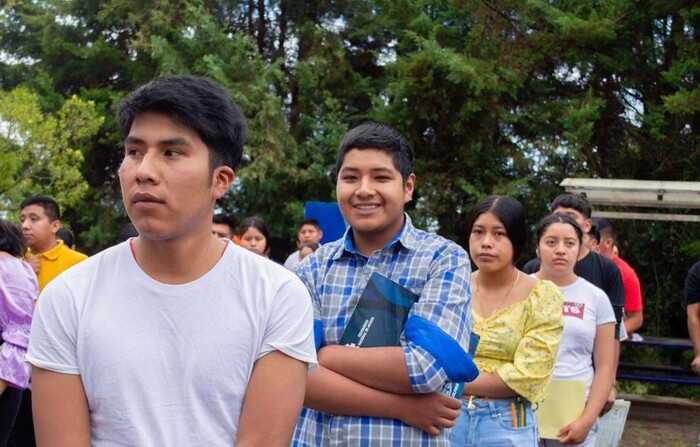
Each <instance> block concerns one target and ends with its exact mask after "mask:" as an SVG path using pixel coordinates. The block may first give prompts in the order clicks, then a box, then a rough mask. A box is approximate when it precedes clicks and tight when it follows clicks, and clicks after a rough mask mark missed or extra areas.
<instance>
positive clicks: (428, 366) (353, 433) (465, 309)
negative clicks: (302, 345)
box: [292, 215, 472, 446]
mask: <svg viewBox="0 0 700 447" xmlns="http://www.w3.org/2000/svg"><path fill="white" fill-rule="evenodd" d="M405 217H406V221H405V224H404V226H403V228H402V230H401V231H400V232H399V233H398V234H397V235H396V237H395V238H394V239H393V240H391V241H390V242H389V243H388V244H387V245H386V246H385V247H384V248H382V249H381V250H377V251H375V252H374V253H372V255H371V256H370V257H369V258H368V257H366V256H364V255H362V254H360V253H359V252H358V251H357V250H356V249H355V248H354V246H353V242H352V229H351V228H349V229H348V230H347V231H346V233H345V235H344V236H343V237H342V238H341V239H339V240H337V241H335V242H333V243H330V244H326V245H324V246H322V247H321V248H319V249H318V250H317V251H316V252H315V253H313V254H311V255H309V256H308V260H305V262H303V263H302V264H301V265H300V266H299V268H298V269H297V274H298V275H299V277H300V278H301V280H302V282H303V283H304V284H305V285H306V287H307V289H308V290H309V293H310V294H311V298H312V300H313V304H314V320H317V322H318V321H320V322H321V325H322V328H323V331H322V332H323V337H322V345H323V346H325V345H333V344H338V342H339V340H340V338H341V336H342V335H343V332H344V330H345V326H346V324H347V322H348V320H349V319H350V316H351V315H352V313H353V311H354V309H355V306H356V305H357V301H358V299H359V297H360V295H361V293H362V291H363V290H364V288H365V285H366V284H367V282H368V280H369V277H370V275H371V274H372V273H373V272H377V273H379V274H381V275H384V276H386V277H388V278H390V279H392V280H393V281H395V282H396V283H398V284H400V285H402V286H404V287H406V288H408V289H409V290H411V291H413V292H414V293H416V294H417V295H419V296H420V298H419V300H418V301H417V302H416V303H415V304H414V305H413V307H412V308H411V313H410V315H409V318H410V316H411V315H416V316H419V317H422V318H424V319H425V320H427V321H429V322H430V323H432V324H434V325H436V326H437V327H438V328H439V329H441V330H442V331H444V332H445V333H446V334H447V335H448V336H449V337H451V338H452V339H454V340H455V341H456V342H457V343H458V344H459V346H460V347H461V348H462V349H463V350H464V351H465V352H466V351H467V350H468V348H469V334H470V332H471V328H472V319H471V318H472V317H471V311H470V307H469V305H470V301H471V292H470V289H469V279H470V273H471V267H470V264H469V257H468V255H467V253H466V252H465V251H464V249H462V248H461V247H460V246H459V245H457V244H455V243H454V242H451V241H449V240H447V239H445V238H443V237H441V236H438V235H436V234H432V233H427V232H425V231H421V230H418V229H416V228H415V227H414V226H413V225H412V223H411V219H410V218H409V217H408V215H405ZM401 344H402V347H403V350H404V355H405V358H406V365H407V368H408V373H409V379H410V382H411V384H412V386H413V390H414V391H415V392H416V393H429V392H433V391H441V390H442V389H443V388H444V387H445V386H446V385H447V384H448V382H449V379H448V377H447V374H446V372H445V369H444V368H443V367H442V366H441V365H440V364H439V362H437V361H436V359H435V358H434V357H433V356H432V355H431V354H430V353H429V352H427V351H426V350H424V349H422V348H421V347H420V346H417V345H415V344H414V343H412V342H406V340H405V338H404V336H403V335H402V337H401ZM448 432H449V430H444V431H443V434H442V435H440V436H437V437H431V436H428V435H427V434H426V433H424V432H423V431H421V430H420V429H418V428H414V427H411V426H409V425H406V424H404V423H402V422H401V421H398V420H396V419H389V418H375V417H355V416H342V415H341V416H339V415H330V414H325V413H321V412H317V411H315V410H311V409H309V408H304V409H303V410H302V414H301V417H300V419H299V422H298V424H297V427H296V429H295V433H294V440H293V442H292V445H294V446H369V445H372V446H383V445H392V446H393V445H401V446H447V445H448V444H449V443H448V439H447V434H448Z"/></svg>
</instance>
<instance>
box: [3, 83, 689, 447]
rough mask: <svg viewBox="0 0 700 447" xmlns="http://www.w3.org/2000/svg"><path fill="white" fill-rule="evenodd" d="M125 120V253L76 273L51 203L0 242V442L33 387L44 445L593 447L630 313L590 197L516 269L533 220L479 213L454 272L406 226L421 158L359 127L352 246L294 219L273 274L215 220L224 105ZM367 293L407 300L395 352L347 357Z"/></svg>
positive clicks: (346, 172)
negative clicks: (553, 387)
mask: <svg viewBox="0 0 700 447" xmlns="http://www.w3.org/2000/svg"><path fill="white" fill-rule="evenodd" d="M118 118H119V123H120V126H121V130H122V133H123V136H124V142H125V144H124V148H125V150H124V161H123V163H122V165H121V167H120V169H119V178H120V182H121V187H122V194H123V200H124V205H125V209H126V212H127V214H128V216H129V218H130V220H131V222H132V223H133V225H132V226H131V227H129V228H125V229H124V235H123V237H122V238H121V239H122V240H123V242H121V243H119V244H117V245H115V246H113V247H111V248H109V249H106V250H104V251H103V252H101V253H98V254H97V255H95V256H92V257H90V258H89V259H87V260H86V259H85V258H86V257H85V256H84V255H82V254H80V253H78V252H75V251H74V250H72V249H70V248H68V247H67V246H66V244H64V243H63V242H62V241H61V240H60V239H58V238H57V237H56V233H57V232H58V230H59V228H60V213H59V208H58V205H57V204H56V203H55V202H54V201H52V200H51V199H48V198H44V197H40V196H39V197H35V198H32V199H29V200H27V201H25V202H24V203H23V204H22V206H21V224H22V231H21V232H20V230H19V229H18V227H17V226H15V225H13V224H11V223H9V222H5V221H0V272H1V273H2V277H1V278H2V282H0V291H1V292H2V296H1V297H0V298H1V299H0V309H2V310H3V312H0V324H1V325H2V338H3V344H2V347H0V393H1V394H0V409H1V412H0V413H1V414H0V418H2V420H0V430H1V432H0V435H2V438H0V443H5V444H6V443H7V442H8V441H7V440H8V438H9V437H10V432H11V428H12V426H13V420H14V418H15V415H16V414H17V412H18V408H19V405H20V397H21V395H22V393H21V391H20V390H21V389H23V388H25V387H27V385H28V382H29V377H30V366H29V365H30V364H31V377H32V379H31V382H32V391H31V393H32V394H33V413H34V417H33V418H34V421H35V429H36V439H37V441H38V444H39V445H51V446H59V447H60V446H71V447H73V446H89V445H94V446H111V445H173V446H175V445H183V446H184V445H188V446H189V445H208V446H209V445H234V444H235V445H240V446H247V445H265V446H283V445H290V444H291V445H294V446H330V445H351V446H363V445H367V446H369V445H372V446H375V445H376V446H381V445H405V446H411V445H420V446H426V445H427V446H448V445H451V446H454V447H457V446H460V447H461V446H499V447H500V446H508V445H512V446H527V445H529V446H537V445H540V446H551V445H559V444H574V445H586V446H592V445H594V444H595V436H596V430H597V422H596V421H597V418H598V416H599V415H600V414H601V413H603V412H604V411H606V409H607V408H609V405H610V404H611V402H612V400H613V399H614V387H613V383H614V376H615V369H616V363H617V357H618V352H619V339H620V337H621V336H624V333H625V331H624V329H623V327H624V326H622V324H621V323H622V321H623V308H624V307H625V306H626V302H625V299H626V296H627V295H628V293H636V292H634V291H633V292H628V288H627V286H626V284H625V285H623V281H624V275H622V276H621V275H620V271H621V269H620V268H618V267H617V265H616V264H615V261H614V256H612V257H613V260H610V259H608V258H607V257H606V256H604V255H603V252H604V251H605V252H607V249H608V248H610V249H611V253H612V248H611V247H612V246H614V245H616V242H617V241H616V236H615V235H614V234H613V233H610V232H606V231H605V226H604V225H601V224H600V223H599V224H598V227H597V228H599V229H600V233H599V235H598V236H597V239H596V238H593V239H591V238H590V237H589V235H590V234H591V233H593V234H595V232H594V231H593V232H592V231H591V229H592V227H593V222H592V220H591V209H590V205H589V204H588V203H587V201H586V200H585V198H584V197H582V196H577V195H571V194H564V195H562V196H559V197H557V198H556V199H555V200H554V201H553V203H552V207H551V208H552V212H553V214H552V215H550V216H545V217H544V218H543V219H542V220H541V221H540V222H539V223H538V224H537V225H536V235H535V240H536V249H537V258H536V259H535V260H533V261H532V262H530V263H528V264H527V265H526V266H525V268H523V269H522V270H519V269H518V268H517V267H516V265H515V262H516V259H518V257H519V256H520V254H521V253H522V252H523V250H524V247H525V245H526V241H527V239H528V237H530V236H529V234H528V229H529V225H528V223H527V222H526V220H525V211H524V209H523V206H522V204H521V203H520V202H518V201H517V200H515V199H514V198H511V197H507V196H491V197H488V198H486V199H484V200H482V201H481V202H479V203H478V204H477V205H476V206H475V207H474V209H473V210H472V212H471V214H470V217H469V222H468V228H469V251H468V253H467V251H465V250H464V249H463V248H462V247H460V246H459V245H457V244H455V243H454V242H452V241H449V240H447V239H445V238H443V237H441V236H438V235H436V234H433V233H429V232H426V231H422V230H420V229H418V228H416V227H415V226H413V224H412V222H411V219H410V217H409V216H408V214H406V213H405V210H404V207H405V205H406V204H407V203H408V202H409V201H411V200H412V197H413V192H414V189H415V185H416V181H417V178H416V174H415V173H414V172H413V149H412V147H411V145H410V144H409V142H408V141H406V139H405V138H404V137H403V136H402V135H401V134H399V133H398V132H397V131H395V130H394V129H392V128H390V127H388V126H386V125H383V124H380V123H376V122H368V123H364V124H361V125H359V126H357V127H354V128H352V129H351V130H349V131H348V132H347V133H346V135H345V136H344V138H343V140H342V141H341V142H340V145H339V148H338V157H337V164H336V175H337V181H336V196H337V200H338V205H339V208H340V210H341V212H342V214H343V217H344V219H345V220H346V222H347V224H348V229H347V230H346V232H345V234H344V235H343V237H341V238H340V239H339V240H337V241H334V242H330V243H326V244H323V245H321V246H319V241H320V239H321V237H322V234H323V233H322V230H321V228H320V226H319V225H318V222H316V221H313V220H302V221H301V222H300V224H299V228H298V232H297V248H298V250H297V251H296V252H294V253H292V254H291V255H290V256H289V257H288V259H287V260H286V262H285V265H284V267H283V266H281V265H278V264H276V263H274V262H270V261H269V260H268V259H266V258H267V256H268V255H269V252H270V234H269V230H268V228H267V225H266V224H265V222H264V221H263V220H262V219H260V218H259V217H249V218H246V219H244V220H243V221H242V222H241V224H240V225H238V226H236V225H235V223H234V222H233V221H232V220H231V219H230V218H228V217H226V216H224V215H214V213H213V210H214V205H215V202H216V200H217V199H219V198H220V197H222V196H223V195H224V194H225V193H226V192H227V191H228V190H229V188H230V185H231V183H232V182H233V180H234V178H235V169H236V168H237V165H238V162H239V161H240V159H241V154H242V149H243V144H244V141H245V135H246V123H245V119H244V118H243V115H242V113H241V111H240V109H239V107H238V106H237V104H236V103H235V102H234V101H233V100H232V99H231V97H230V95H229V94H228V93H227V92H226V91H225V90H224V89H223V88H222V87H221V86H220V85H218V84H217V83H215V82H213V81H211V80H209V79H206V78H200V77H193V76H166V77H163V78H159V79H156V80H154V81H152V82H149V83H148V84H146V85H144V86H141V87H139V88H138V89H137V90H135V91H134V92H132V93H131V95H130V96H129V97H127V98H126V99H125V100H124V102H123V103H122V104H121V106H120V108H119V112H118ZM603 224H604V222H603ZM41 235H45V236H46V237H45V238H42V236H41ZM608 241H612V243H610V242H608ZM25 245H26V246H28V247H29V252H25V250H24V246H25ZM591 247H593V248H592V249H591ZM598 252H600V253H601V254H598ZM470 257H471V261H472V262H473V265H474V266H475V267H476V269H474V270H473V269H472V262H470ZM285 267H286V268H285ZM61 272H63V273H62V274H60V275H58V274H59V273H61ZM375 274H379V275H382V276H383V277H385V278H388V279H389V280H391V281H393V282H394V283H396V284H397V285H398V286H399V287H401V288H404V289H408V290H409V291H410V292H412V293H413V294H415V295H416V296H417V297H418V298H417V301H415V303H413V304H412V307H411V310H410V313H409V315H408V317H407V319H406V321H405V323H403V324H404V325H403V330H402V331H401V337H400V342H399V345H396V346H375V347H368V348H364V347H363V348H356V347H353V346H345V345H343V344H342V343H341V342H340V340H341V338H342V337H343V334H344V332H345V329H346V326H347V324H348V321H349V320H350V319H351V317H352V314H353V311H354V310H355V307H356V305H357V303H358V301H359V300H360V298H361V296H362V292H363V291H364V289H365V286H366V285H367V283H368V281H369V279H370V277H371V276H372V275H375ZM628 276H630V275H628ZM630 278H631V276H630ZM635 278H636V275H635ZM628 281H629V282H630V283H634V280H633V279H629V280H628ZM632 286H634V284H632V285H631V286H630V287H632ZM636 287H637V289H638V288H639V281H638V279H637V280H636ZM630 290H632V289H630ZM39 292H41V299H40V300H39V301H38V304H37V306H36V308H34V306H35V303H36V300H37V298H38V294H39ZM640 297H641V295H640ZM689 309H690V306H689ZM636 311H640V313H641V307H639V306H637V307H635V306H634V305H633V306H632V307H630V310H629V311H627V313H628V315H633V312H636ZM32 317H33V321H32ZM633 321H634V322H635V323H634V324H637V323H636V321H637V320H636V319H635V320H633ZM374 323H375V322H374V321H369V322H368V323H367V325H366V327H365V329H366V330H369V329H370V326H371V325H372V324H374ZM30 324H31V336H30V330H29V328H30ZM376 324H379V323H376ZM640 324H641V323H640ZM637 328H638V326H637V327H635V326H634V325H631V326H630V328H628V332H630V331H632V330H636V329H637ZM363 330H364V329H363ZM474 335H476V336H477V337H474ZM477 341H478V345H477V346H476V347H475V346H474V345H473V344H474V343H476V342H477ZM25 358H26V361H27V362H28V363H27V362H25ZM696 364H698V365H700V362H698V361H697V358H696V361H694V363H693V366H694V367H696V366H697V367H698V368H700V366H698V365H696ZM552 380H558V381H581V382H583V384H584V390H585V398H584V399H585V404H584V409H583V411H582V414H581V415H580V416H579V417H578V418H577V419H575V420H573V421H570V423H568V424H565V425H564V426H562V427H558V432H557V434H556V436H554V437H552V438H551V439H540V438H539V436H538V424H537V412H536V408H537V405H538V404H540V403H542V402H547V401H548V400H553V399H557V398H561V396H551V395H548V389H549V385H550V383H551V381H552ZM456 383H460V384H464V385H463V388H462V390H461V394H457V395H450V394H449V393H448V392H447V391H448V390H453V389H455V388H454V387H453V386H452V384H456ZM24 394H25V395H29V392H25V393H24ZM21 420H22V417H21V413H20V417H18V421H17V422H16V423H15V424H14V425H15V428H17V427H19V426H21V424H19V423H18V422H19V421H21ZM30 421H31V416H30ZM30 425H31V424H30ZM27 436H31V437H32V439H33V436H34V435H33V434H31V435H27ZM18 442H21V443H19V444H15V445H23V446H24V445H33V440H32V441H30V440H28V438H27V439H25V440H22V441H18ZM3 445H4V444H3Z"/></svg>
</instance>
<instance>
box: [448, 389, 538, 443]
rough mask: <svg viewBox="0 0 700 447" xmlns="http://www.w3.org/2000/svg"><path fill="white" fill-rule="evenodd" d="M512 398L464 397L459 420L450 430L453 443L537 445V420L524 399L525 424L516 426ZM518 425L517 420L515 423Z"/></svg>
mask: <svg viewBox="0 0 700 447" xmlns="http://www.w3.org/2000/svg"><path fill="white" fill-rule="evenodd" d="M511 402H513V399H486V400H483V399H479V398H475V399H473V400H472V401H471V407H472V408H471V409H469V400H468V399H462V408H461V409H460V414H459V418H457V423H456V425H455V426H454V427H452V429H451V430H450V446H451V447H509V446H512V447H537V420H536V419H535V414H534V413H533V411H532V406H531V405H530V403H529V402H527V401H523V402H524V409H525V417H524V419H525V426H524V427H517V426H516V427H513V425H514V424H513V419H514V416H513V413H512V410H511ZM516 425H518V424H516Z"/></svg>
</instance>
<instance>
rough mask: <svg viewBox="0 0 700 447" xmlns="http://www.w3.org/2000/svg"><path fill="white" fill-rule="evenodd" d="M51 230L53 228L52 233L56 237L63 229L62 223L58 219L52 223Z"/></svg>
mask: <svg viewBox="0 0 700 447" xmlns="http://www.w3.org/2000/svg"><path fill="white" fill-rule="evenodd" d="M50 228H51V232H52V233H53V234H54V236H55V235H56V232H57V231H58V230H59V229H60V228H61V221H60V220H58V219H56V220H54V221H53V222H51V226H50Z"/></svg>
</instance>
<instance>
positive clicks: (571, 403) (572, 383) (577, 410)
mask: <svg viewBox="0 0 700 447" xmlns="http://www.w3.org/2000/svg"><path fill="white" fill-rule="evenodd" d="M585 406H586V383H585V382H584V381H583V380H552V382H551V383H550V384H549V389H548V390H547V397H546V398H545V400H544V401H543V402H541V403H540V404H539V407H538V408H537V412H536V415H537V428H538V430H539V435H540V438H545V439H557V433H559V430H561V429H562V428H563V427H566V426H567V425H569V424H570V423H572V422H574V421H575V420H576V419H578V418H579V417H581V415H582V414H583V409H584V407H585Z"/></svg>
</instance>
